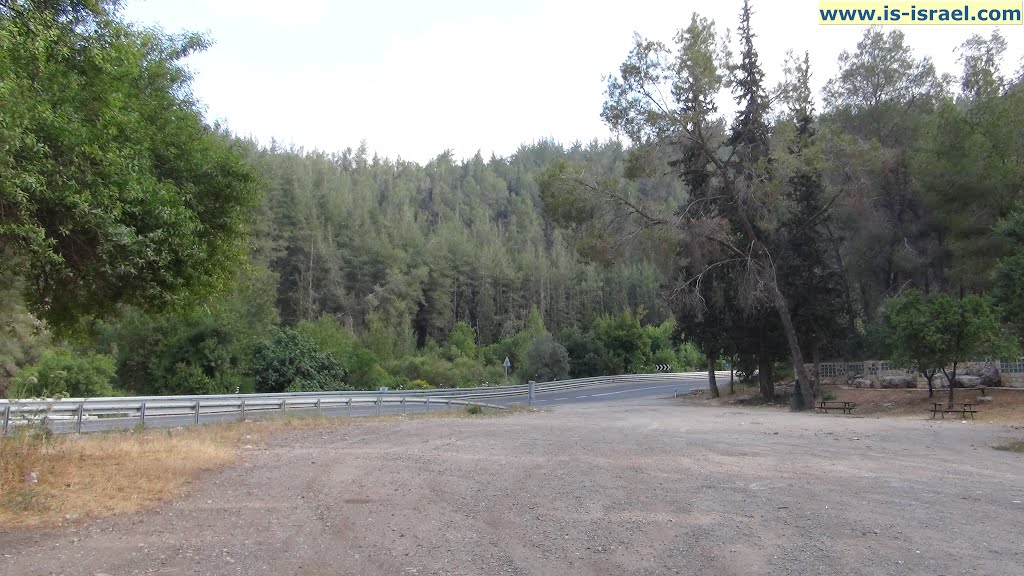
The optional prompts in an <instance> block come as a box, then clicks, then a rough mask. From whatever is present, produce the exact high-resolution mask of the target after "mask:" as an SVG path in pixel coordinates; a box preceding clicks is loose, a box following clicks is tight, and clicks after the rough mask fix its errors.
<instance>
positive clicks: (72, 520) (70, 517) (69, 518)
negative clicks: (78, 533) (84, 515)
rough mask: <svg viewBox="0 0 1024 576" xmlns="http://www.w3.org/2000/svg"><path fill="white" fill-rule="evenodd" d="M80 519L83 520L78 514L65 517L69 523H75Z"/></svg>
mask: <svg viewBox="0 0 1024 576" xmlns="http://www.w3.org/2000/svg"><path fill="white" fill-rule="evenodd" d="M79 518H81V516H79V515H78V514H65V515H64V520H65V521H67V522H75V521H77V520H78V519H79Z"/></svg>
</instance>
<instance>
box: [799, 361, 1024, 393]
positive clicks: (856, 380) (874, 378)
mask: <svg viewBox="0 0 1024 576" xmlns="http://www.w3.org/2000/svg"><path fill="white" fill-rule="evenodd" d="M807 370H808V371H809V372H810V373H812V374H813V373H814V365H813V364H808V365H807ZM961 376H964V378H963V379H961ZM957 380H959V381H960V384H961V385H966V386H988V387H992V386H1006V387H1011V388H1024V359H1021V360H1012V361H1005V360H986V361H979V362H967V363H966V364H960V365H957ZM821 382H823V383H825V384H841V385H846V386H858V387H861V388H914V387H917V388H927V387H928V381H927V380H926V379H925V378H924V376H921V374H920V373H918V372H916V371H914V370H908V369H905V368H899V367H895V366H893V365H892V364H891V363H890V362H888V361H886V360H864V361H861V362H822V363H821ZM932 383H933V385H934V386H935V387H937V388H947V387H948V386H949V382H948V381H947V380H946V376H945V375H943V374H942V372H939V373H938V374H937V375H936V376H935V379H934V380H933V381H932Z"/></svg>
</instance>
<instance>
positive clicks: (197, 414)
mask: <svg viewBox="0 0 1024 576" xmlns="http://www.w3.org/2000/svg"><path fill="white" fill-rule="evenodd" d="M199 404H200V402H199V401H198V400H197V401H196V424H199Z"/></svg>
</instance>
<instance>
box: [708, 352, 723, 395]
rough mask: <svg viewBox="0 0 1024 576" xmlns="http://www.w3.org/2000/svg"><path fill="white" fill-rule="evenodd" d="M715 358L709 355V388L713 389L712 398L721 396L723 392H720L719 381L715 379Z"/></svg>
mask: <svg viewBox="0 0 1024 576" xmlns="http://www.w3.org/2000/svg"><path fill="white" fill-rule="evenodd" d="M715 360H716V358H712V357H711V356H708V389H709V390H711V397H712V398H719V397H720V396H721V394H719V392H718V382H717V381H716V380H715Z"/></svg>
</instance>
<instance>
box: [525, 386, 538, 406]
mask: <svg viewBox="0 0 1024 576" xmlns="http://www.w3.org/2000/svg"><path fill="white" fill-rule="evenodd" d="M527 386H529V389H530V406H533V390H534V388H536V387H537V383H536V382H534V381H533V380H530V381H529V382H527Z"/></svg>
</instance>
